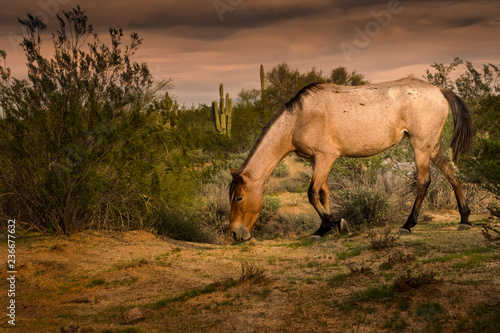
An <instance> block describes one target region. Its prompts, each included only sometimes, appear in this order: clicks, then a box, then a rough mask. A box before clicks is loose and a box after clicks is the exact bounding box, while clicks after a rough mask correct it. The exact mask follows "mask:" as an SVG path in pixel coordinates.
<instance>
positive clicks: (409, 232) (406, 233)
mask: <svg viewBox="0 0 500 333" xmlns="http://www.w3.org/2000/svg"><path fill="white" fill-rule="evenodd" d="M399 234H400V235H411V231H410V230H408V229H406V228H399Z"/></svg>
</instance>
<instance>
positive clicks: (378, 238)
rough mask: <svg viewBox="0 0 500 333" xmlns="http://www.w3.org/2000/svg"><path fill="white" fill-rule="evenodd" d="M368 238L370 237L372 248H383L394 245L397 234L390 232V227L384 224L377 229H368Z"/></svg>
mask: <svg viewBox="0 0 500 333" xmlns="http://www.w3.org/2000/svg"><path fill="white" fill-rule="evenodd" d="M368 238H370V243H371V245H372V248H373V249H375V250H383V249H388V248H391V247H394V246H395V245H396V241H397V240H398V239H399V235H396V234H391V227H389V226H386V227H384V228H382V229H379V230H376V229H372V230H370V231H368Z"/></svg>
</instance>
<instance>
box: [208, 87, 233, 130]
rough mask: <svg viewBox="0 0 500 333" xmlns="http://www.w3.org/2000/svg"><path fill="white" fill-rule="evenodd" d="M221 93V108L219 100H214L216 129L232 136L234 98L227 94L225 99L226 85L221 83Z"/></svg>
mask: <svg viewBox="0 0 500 333" xmlns="http://www.w3.org/2000/svg"><path fill="white" fill-rule="evenodd" d="M219 93H220V108H219V107H218V105H217V101H213V102H212V109H213V111H214V116H215V129H216V131H217V132H219V133H220V134H223V135H227V136H229V137H230V136H231V113H232V112H233V100H232V99H231V98H229V94H226V99H225V100H224V85H223V84H222V83H221V84H220V87H219Z"/></svg>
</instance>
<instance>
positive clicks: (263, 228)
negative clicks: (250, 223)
mask: <svg viewBox="0 0 500 333" xmlns="http://www.w3.org/2000/svg"><path fill="white" fill-rule="evenodd" d="M280 207H281V200H280V198H278V197H277V196H272V195H265V196H264V205H263V207H262V211H261V213H260V216H259V218H258V220H257V222H256V223H255V227H254V233H255V234H256V235H259V236H276V235H282V234H283V233H284V230H283V223H282V221H281V217H280V216H279V214H278V210H279V209H280Z"/></svg>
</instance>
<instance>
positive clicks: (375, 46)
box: [0, 0, 500, 103]
mask: <svg viewBox="0 0 500 333" xmlns="http://www.w3.org/2000/svg"><path fill="white" fill-rule="evenodd" d="M216 1H220V2H221V3H222V4H225V5H228V6H229V7H224V8H225V10H223V11H222V12H221V11H220V10H219V11H218V10H217V9H216V6H214V3H216ZM48 3H51V4H54V3H55V4H60V5H58V6H59V8H58V9H59V10H70V9H71V8H72V7H74V6H76V5H77V1H76V0H40V1H35V2H33V1H28V0H17V1H11V2H8V3H6V4H4V5H2V6H3V7H2V11H1V12H0V49H6V50H7V52H8V54H9V55H10V54H14V56H10V57H9V60H8V61H9V65H10V66H11V68H12V69H13V71H14V72H15V73H16V74H17V73H21V72H22V71H23V69H24V66H25V64H24V63H25V61H24V59H23V57H21V56H20V55H21V54H20V53H15V52H14V51H13V48H14V47H13V46H12V47H11V50H10V51H9V46H11V45H12V44H13V42H12V41H13V39H12V38H11V39H9V37H8V36H9V34H15V35H17V36H19V35H21V34H22V32H21V28H20V25H19V24H18V23H17V17H21V16H24V15H25V14H26V12H31V13H37V12H39V13H41V14H43V15H45V17H46V18H48V21H49V22H48V23H49V30H50V29H55V28H54V26H55V27H56V28H57V26H58V22H57V19H55V17H54V14H53V13H51V12H52V11H53V9H54V8H52V9H51V8H50V7H47V4H48ZM63 3H64V4H63ZM391 6H392V7H391ZM81 7H82V9H83V10H85V11H86V13H87V15H88V17H89V20H90V21H91V22H92V23H93V25H94V27H95V28H96V30H97V32H98V33H99V34H100V35H101V36H102V35H103V34H106V30H107V28H108V27H111V26H112V27H122V28H124V30H125V33H126V34H128V33H130V32H132V31H135V32H138V33H139V35H140V36H141V38H143V39H144V44H143V45H142V48H141V50H139V52H138V53H137V57H138V60H140V61H146V62H147V63H148V64H149V65H150V67H151V70H152V72H153V75H154V76H155V77H157V78H159V79H161V78H167V77H172V78H173V79H174V83H175V85H176V90H175V92H174V93H176V94H177V96H178V97H179V99H180V102H183V101H185V102H186V103H191V102H192V101H195V102H198V101H200V102H210V100H211V97H210V96H212V95H216V93H217V87H218V84H219V83H220V82H224V84H225V86H226V87H227V90H228V91H229V92H230V94H231V95H232V96H235V95H236V94H237V93H238V92H239V90H240V89H241V88H250V87H258V85H259V65H260V64H264V66H265V68H266V69H267V70H269V69H271V68H272V66H274V65H276V64H278V63H279V62H283V61H286V62H288V63H289V64H290V66H291V67H292V68H299V69H300V70H308V69H310V68H312V67H313V66H316V67H317V68H318V69H322V70H323V71H324V72H329V71H330V70H331V69H333V68H335V67H337V66H346V67H348V68H349V69H357V70H358V71H359V72H361V73H363V74H365V75H366V77H367V78H368V79H371V80H372V81H380V80H386V79H396V78H399V77H401V76H405V75H407V74H410V73H413V74H415V75H416V76H417V77H421V75H423V73H424V72H425V69H427V68H429V64H431V63H432V62H434V61H437V62H445V63H446V62H450V61H451V60H452V59H453V58H454V57H456V56H460V57H462V58H465V59H468V60H471V61H473V62H474V63H477V64H478V66H480V65H481V64H482V63H487V62H493V63H496V64H498V63H500V58H499V56H498V54H500V52H499V51H500V43H498V41H499V37H498V36H499V35H498V31H499V28H500V7H499V5H498V1H497V0H480V1H474V2H471V1H462V0H460V1H445V2H443V1H431V0H413V1H410V0H403V1H399V2H398V1H394V0H336V1H335V0H308V1H304V0H273V1H269V0H240V1H238V0H191V1H179V0H175V1H174V0H141V1H134V0H108V1H102V0H99V1H98V0H87V1H85V2H84V3H81ZM396 7H397V10H396V11H393V12H392V13H390V16H389V17H385V19H386V20H387V24H381V23H380V22H379V20H380V17H379V18H378V19H377V18H376V17H375V16H376V15H375V16H374V13H378V14H380V15H382V13H387V11H388V10H389V9H390V8H396ZM47 8H48V9H47ZM377 24H379V26H377ZM50 27H52V28H50ZM367 28H371V29H372V30H371V31H370V36H369V38H368V39H367V40H365V43H364V44H363V45H362V47H358V48H357V49H356V50H355V51H356V52H354V53H353V54H351V55H350V56H348V55H346V54H345V52H344V51H343V50H342V48H341V45H344V44H342V43H346V44H347V45H351V46H352V45H354V46H356V38H357V34H359V33H360V32H361V33H364V34H366V29H367ZM52 31H53V30H52ZM358 38H359V37H358ZM49 39H50V37H49ZM14 44H15V43H14ZM358 46H359V45H358Z"/></svg>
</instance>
